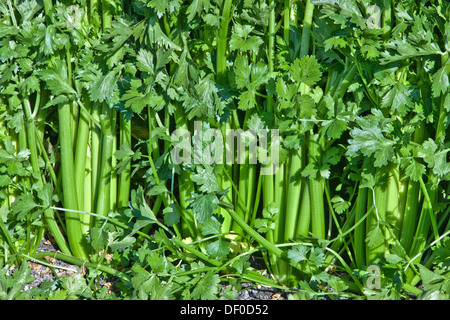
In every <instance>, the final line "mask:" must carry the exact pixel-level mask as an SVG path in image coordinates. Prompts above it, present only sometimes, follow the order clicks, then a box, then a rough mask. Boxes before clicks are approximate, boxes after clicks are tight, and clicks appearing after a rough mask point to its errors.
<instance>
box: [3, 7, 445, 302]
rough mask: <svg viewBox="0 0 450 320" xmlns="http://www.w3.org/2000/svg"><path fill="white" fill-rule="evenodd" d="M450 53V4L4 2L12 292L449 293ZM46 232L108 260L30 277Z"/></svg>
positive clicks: (100, 295)
mask: <svg viewBox="0 0 450 320" xmlns="http://www.w3.org/2000/svg"><path fill="white" fill-rule="evenodd" d="M449 55H450V3H448V2H446V1H443V0H420V1H412V0H392V1H391V0H389V1H386V0H377V1H368V0H305V1H296V0H284V1H274V0H266V1H265V0H261V1H246V0H245V1H233V0H217V1H216V0H194V1H181V0H171V1H161V0H129V1H127V0H102V1H98V0H72V1H70V0H62V1H52V0H40V1H38V0H2V1H1V2H0V61H1V65H0V257H1V260H0V261H1V263H0V265H1V266H5V267H4V268H3V269H2V271H1V272H0V288H1V290H0V291H1V292H0V298H2V299H3V298H5V299H14V298H17V299H20V298H25V299H27V298H36V297H39V298H42V299H45V298H48V299H68V298H75V299H77V298H78V299H108V298H111V299H113V298H114V299H116V298H119V299H120V298H131V299H216V298H222V299H233V298H235V297H236V294H237V291H238V290H239V288H240V286H239V285H240V284H242V283H243V282H252V283H258V284H263V285H266V286H273V287H282V288H289V289H292V290H294V292H296V293H295V294H292V295H291V296H290V297H291V298H292V299H304V298H306V299H315V298H318V299H320V298H323V297H325V296H331V297H333V298H337V299H338V298H342V297H351V298H355V299H365V298H389V299H408V298H409V297H410V294H413V295H415V296H418V297H419V298H423V299H430V298H440V299H448V298H450V289H449V283H450V282H449V281H448V280H449V279H450V275H449V270H448V259H449V244H450V242H449V241H448V239H449V236H448V235H449V233H450V220H449V213H450V205H449V202H450V183H449V181H450V161H449V159H450V152H449V151H450V143H449V134H448V131H449V124H450V116H449V114H450V85H449V75H450V59H449ZM212 129H214V130H216V131H214V132H218V133H221V135H219V136H217V135H216V136H215V138H214V139H213V136H211V134H210V133H211V132H212ZM176 130H177V131H180V130H183V132H185V133H188V134H189V140H186V138H187V136H186V137H184V138H183V139H180V140H179V139H175V138H174V135H173V133H174V132H175V131H176ZM230 130H234V131H233V132H245V133H249V132H253V133H255V135H254V136H251V135H250V136H247V138H249V140H246V142H245V143H244V145H245V148H243V149H242V150H243V152H242V153H241V154H240V155H241V156H242V159H243V160H244V162H243V163H239V162H237V160H238V159H234V158H233V159H232V160H234V161H232V162H229V161H226V160H227V159H226V157H225V152H224V153H223V157H222V155H221V153H220V150H219V149H217V148H216V149H214V148H213V145H215V146H217V145H221V146H224V148H225V147H227V146H229V144H227V142H229V141H228V140H226V139H227V137H228V136H227V133H229V132H230ZM240 130H242V131H240ZM275 130H278V131H277V132H278V133H279V139H276V136H274V135H270V134H269V138H268V141H267V143H268V144H267V149H270V150H277V151H278V153H277V154H278V159H279V163H277V164H276V165H275V167H272V166H271V165H270V164H268V163H267V162H264V161H253V160H254V156H255V155H254V154H253V153H252V150H251V148H250V146H251V145H252V143H254V140H252V137H253V139H255V138H257V139H261V137H263V136H264V134H265V133H267V132H269V133H270V132H274V131H275ZM220 136H221V138H222V139H223V141H221V140H220V138H218V137H220ZM186 141H187V142H188V145H191V144H192V145H193V148H192V149H193V152H192V153H187V154H186V153H183V154H182V158H183V159H184V160H189V161H185V162H182V163H178V162H176V161H174V157H173V151H174V150H175V151H176V150H177V147H179V146H180V145H181V144H182V143H186ZM216 142H219V144H215V143H216ZM235 142H236V141H235ZM269 146H270V148H269ZM232 147H233V148H234V149H232V151H236V150H237V149H238V146H237V143H233V144H232ZM272 147H274V149H271V148H272ZM275 147H276V148H275ZM262 149H264V148H263V147H261V145H259V149H258V150H259V151H261V150H262ZM267 149H266V150H267ZM206 155H212V156H215V157H216V158H214V159H216V160H217V159H220V160H221V161H212V159H211V158H208V157H207V156H206ZM259 160H261V159H259ZM272 169H275V170H273V172H272ZM267 173H270V174H267ZM44 237H47V238H51V239H52V240H54V242H55V244H56V245H57V246H58V248H59V250H60V251H61V252H60V253H58V258H60V259H61V260H64V261H67V262H69V263H72V264H74V265H78V266H80V267H81V266H83V268H87V269H88V270H89V273H88V275H81V274H80V273H76V275H75V276H71V277H69V280H68V279H59V280H58V281H56V282H54V283H53V282H52V283H48V284H45V285H44V286H42V287H41V288H35V289H33V290H31V291H29V292H28V291H27V292H20V288H19V287H18V285H17V284H16V283H14V282H12V281H11V280H9V278H8V277H7V276H6V273H7V271H8V270H9V267H10V266H11V265H14V264H17V265H20V264H22V263H24V262H26V261H29V260H35V261H42V260H43V259H44V258H45V253H40V252H37V249H38V246H39V244H40V243H41V240H42V239H43V238H44ZM99 253H101V254H99ZM106 257H109V258H108V259H107V258H106ZM250 257H257V258H261V259H262V260H263V261H264V263H265V265H266V270H264V271H267V272H268V273H269V274H270V275H271V279H268V278H267V277H265V276H264V275H262V273H263V271H262V270H257V269H255V267H254V266H252V265H251V264H250V260H249V258H250ZM22 266H23V267H22ZM373 266H376V267H377V268H378V270H379V271H380V286H379V287H372V286H370V285H368V283H369V282H368V279H371V276H373V274H372V273H370V272H369V271H368V268H369V267H373ZM101 276H103V277H112V278H114V279H117V281H118V284H117V286H118V287H119V288H120V293H119V294H118V296H115V295H107V294H106V291H105V290H96V289H94V288H95V285H94V282H95V281H96V279H98V278H99V277H101ZM14 277H15V278H17V279H20V281H19V280H18V282H17V283H21V284H25V283H27V281H29V270H28V269H27V268H26V266H25V264H22V265H21V266H20V269H17V270H16V271H15V273H14ZM67 281H74V283H76V284H75V285H74V284H73V283H72V284H71V285H69V284H68V282H67ZM224 284H230V286H228V287H225V286H224ZM418 285H421V286H422V287H421V289H419V288H418V287H417V286H418ZM74 288H75V289H74ZM329 288H331V289H333V290H332V291H329V290H328V289H329Z"/></svg>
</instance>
